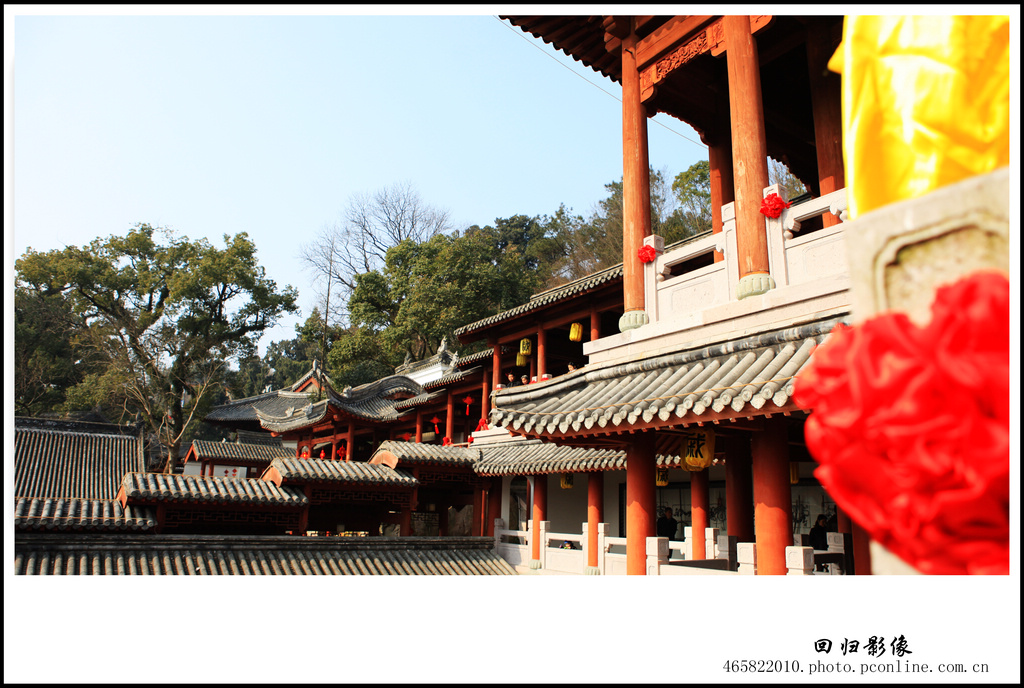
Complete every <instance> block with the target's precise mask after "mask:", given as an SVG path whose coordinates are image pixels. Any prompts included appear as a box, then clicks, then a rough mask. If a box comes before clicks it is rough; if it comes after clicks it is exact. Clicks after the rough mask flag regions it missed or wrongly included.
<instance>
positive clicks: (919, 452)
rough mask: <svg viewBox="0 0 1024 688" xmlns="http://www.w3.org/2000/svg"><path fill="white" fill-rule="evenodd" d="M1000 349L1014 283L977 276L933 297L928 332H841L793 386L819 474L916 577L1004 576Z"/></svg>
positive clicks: (1004, 399) (1006, 366) (1003, 356)
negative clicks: (805, 414)
mask: <svg viewBox="0 0 1024 688" xmlns="http://www.w3.org/2000/svg"><path fill="white" fill-rule="evenodd" d="M1009 346H1010V284H1009V281H1008V280H1007V279H1006V277H1005V276H1004V275H1002V274H1001V273H995V272H979V273H975V274H973V275H971V276H968V277H966V278H964V279H961V280H960V281H958V282H956V283H955V284H953V285H950V286H946V287H941V288H940V289H938V290H937V291H936V295H935V301H934V303H933V304H932V319H931V322H930V323H929V324H928V325H927V326H925V327H919V326H918V325H916V324H915V323H913V322H912V321H911V320H910V319H909V318H908V317H907V316H906V315H905V314H903V313H898V312H889V313H883V314H881V315H878V316H877V317H874V318H871V319H869V320H866V321H865V322H863V323H861V324H859V325H857V326H856V327H845V326H841V327H838V328H837V329H836V330H834V331H833V332H832V334H831V335H830V337H829V339H828V340H827V341H826V342H825V343H824V344H822V345H821V346H820V347H819V348H818V349H817V351H815V353H814V358H813V359H812V360H811V363H810V365H809V366H808V367H807V368H806V369H805V370H804V371H803V372H801V373H800V375H799V377H798V379H797V382H796V391H795V400H796V402H797V403H798V404H799V405H800V406H802V407H803V408H805V409H807V410H812V411H813V412H812V413H811V415H810V417H809V418H808V419H807V423H806V425H805V427H804V434H805V437H806V441H807V447H808V449H810V451H811V454H812V455H813V456H814V458H815V460H817V462H818V463H819V464H820V465H819V467H818V468H817V469H816V470H815V472H814V474H815V476H816V477H817V478H818V480H819V481H820V482H821V484H822V486H823V487H824V488H825V489H826V490H827V491H828V493H829V494H830V495H831V496H832V497H833V498H834V499H835V500H836V504H838V505H839V507H840V508H842V509H843V510H844V511H846V512H847V513H848V514H849V515H850V517H851V518H852V519H853V520H854V521H856V522H857V523H858V524H859V525H861V526H862V527H863V528H864V529H865V530H866V531H867V532H868V534H869V535H870V536H871V539H873V540H875V541H877V542H878V543H880V544H881V545H883V546H884V547H886V548H887V549H888V550H889V551H890V552H892V553H893V554H895V555H896V556H898V557H900V558H901V559H903V560H904V561H906V562H907V563H909V564H911V565H912V566H914V567H915V568H916V569H917V570H918V571H920V572H922V573H930V574H966V573H979V574H1006V573H1009V570H1010V558H1009V557H1010V549H1009V546H1010V523H1009V507H1010V478H1009V474H1010V411H1009V407H1010V354H1009Z"/></svg>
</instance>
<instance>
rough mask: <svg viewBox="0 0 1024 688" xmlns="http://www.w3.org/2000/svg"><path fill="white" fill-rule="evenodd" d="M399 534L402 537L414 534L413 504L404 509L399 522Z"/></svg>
mask: <svg viewBox="0 0 1024 688" xmlns="http://www.w3.org/2000/svg"><path fill="white" fill-rule="evenodd" d="M398 534H399V535H400V536H402V537H406V536H409V535H412V505H411V504H410V505H409V506H407V507H406V508H404V509H402V515H401V518H400V520H399V522H398Z"/></svg>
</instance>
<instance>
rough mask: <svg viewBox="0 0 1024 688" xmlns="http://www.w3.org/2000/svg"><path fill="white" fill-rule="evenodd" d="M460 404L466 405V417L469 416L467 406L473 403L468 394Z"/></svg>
mask: <svg viewBox="0 0 1024 688" xmlns="http://www.w3.org/2000/svg"><path fill="white" fill-rule="evenodd" d="M462 403H463V404H465V405H466V415H467V416H468V415H469V405H470V404H472V403H473V397H471V396H469V395H468V394H467V395H466V396H465V397H464V398H463V399H462Z"/></svg>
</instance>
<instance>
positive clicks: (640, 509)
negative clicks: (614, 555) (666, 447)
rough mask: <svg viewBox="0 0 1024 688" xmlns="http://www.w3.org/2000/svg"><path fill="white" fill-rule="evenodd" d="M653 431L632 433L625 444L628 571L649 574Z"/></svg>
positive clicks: (653, 499)
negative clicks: (648, 550) (627, 444)
mask: <svg viewBox="0 0 1024 688" xmlns="http://www.w3.org/2000/svg"><path fill="white" fill-rule="evenodd" d="M656 507H657V497H656V494H655V456H654V433H653V432H640V433H637V434H635V435H633V442H632V444H630V445H629V446H627V447H626V573H627V574H628V575H640V576H643V575H646V573H647V538H649V537H652V536H653V535H654V534H655V528H654V520H655V514H654V510H655V508H656Z"/></svg>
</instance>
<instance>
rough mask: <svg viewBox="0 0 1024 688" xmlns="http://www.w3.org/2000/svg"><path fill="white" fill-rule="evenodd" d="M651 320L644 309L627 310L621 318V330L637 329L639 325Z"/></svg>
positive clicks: (641, 325)
mask: <svg viewBox="0 0 1024 688" xmlns="http://www.w3.org/2000/svg"><path fill="white" fill-rule="evenodd" d="M649 322H650V319H649V318H648V317H647V313H645V312H644V311H643V310H635V311H626V312H625V313H623V314H622V317H620V318H619V332H625V331H626V330H635V329H636V328H638V327H643V326H644V325H646V324H647V323H649Z"/></svg>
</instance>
